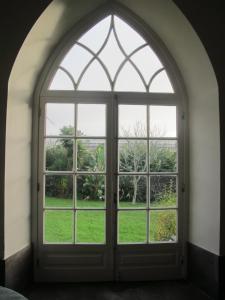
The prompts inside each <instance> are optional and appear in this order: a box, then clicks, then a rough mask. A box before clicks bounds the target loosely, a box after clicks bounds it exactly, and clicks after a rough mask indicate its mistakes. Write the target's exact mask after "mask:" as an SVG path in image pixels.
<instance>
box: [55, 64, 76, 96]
mask: <svg viewBox="0 0 225 300" xmlns="http://www.w3.org/2000/svg"><path fill="white" fill-rule="evenodd" d="M49 90H50V91H52V90H64V91H71V90H74V86H73V82H72V80H71V79H70V78H69V76H68V75H67V74H66V73H65V72H64V71H62V70H60V69H58V70H57V71H56V73H55V75H54V77H53V79H52V81H51V83H50V86H49Z"/></svg>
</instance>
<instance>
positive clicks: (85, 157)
mask: <svg viewBox="0 0 225 300" xmlns="http://www.w3.org/2000/svg"><path fill="white" fill-rule="evenodd" d="M77 171H89V172H90V171H92V172H104V171H105V140H77Z"/></svg>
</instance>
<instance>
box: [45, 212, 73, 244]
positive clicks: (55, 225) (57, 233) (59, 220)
mask: <svg viewBox="0 0 225 300" xmlns="http://www.w3.org/2000/svg"><path fill="white" fill-rule="evenodd" d="M44 217H45V219H44V233H45V235H44V236H45V238H44V240H45V242H47V243H57V244H58V243H72V242H73V212H72V211H65V210H64V211H63V210H61V211H59V210H58V211H51V210H48V211H45V214H44Z"/></svg>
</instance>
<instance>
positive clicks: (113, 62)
mask: <svg viewBox="0 0 225 300" xmlns="http://www.w3.org/2000/svg"><path fill="white" fill-rule="evenodd" d="M99 57H100V59H101V60H102V61H103V63H104V64H105V66H106V67H107V69H108V71H109V74H110V75H111V78H112V79H113V78H114V76H115V74H116V71H117V70H118V68H119V66H120V64H121V63H122V61H123V60H124V58H125V56H124V55H123V54H122V52H121V50H120V48H119V46H118V44H117V41H116V39H115V36H114V33H113V32H111V34H110V37H109V40H108V42H107V44H106V46H105V48H104V49H103V51H102V52H101V53H100V55H99Z"/></svg>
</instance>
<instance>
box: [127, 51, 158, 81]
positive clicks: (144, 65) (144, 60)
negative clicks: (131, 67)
mask: <svg viewBox="0 0 225 300" xmlns="http://www.w3.org/2000/svg"><path fill="white" fill-rule="evenodd" d="M131 59H132V61H133V62H134V63H135V65H136V66H137V67H138V68H139V70H140V71H141V73H142V75H143V76H144V78H145V81H146V83H149V81H150V79H151V77H152V76H153V74H155V72H156V71H158V70H159V69H161V68H162V64H161V62H160V60H159V59H158V57H157V56H156V54H155V52H154V51H153V50H152V49H151V48H150V47H149V46H146V47H144V48H143V49H141V50H139V51H138V52H137V53H135V54H134V55H133V56H132V57H131Z"/></svg>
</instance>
